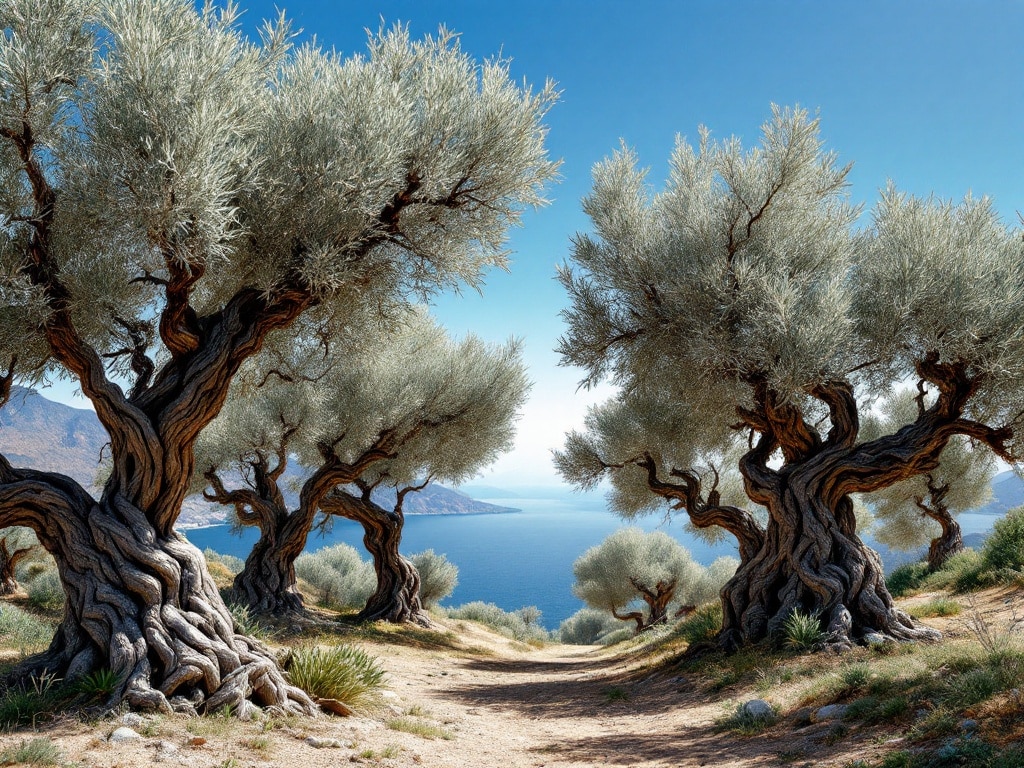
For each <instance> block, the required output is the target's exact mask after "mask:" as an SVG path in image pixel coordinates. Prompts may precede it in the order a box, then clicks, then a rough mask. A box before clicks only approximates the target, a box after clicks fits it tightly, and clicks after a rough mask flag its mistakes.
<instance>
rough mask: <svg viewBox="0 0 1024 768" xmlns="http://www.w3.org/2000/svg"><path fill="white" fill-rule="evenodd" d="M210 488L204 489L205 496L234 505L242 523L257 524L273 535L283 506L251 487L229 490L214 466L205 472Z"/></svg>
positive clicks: (236, 514) (266, 533)
mask: <svg viewBox="0 0 1024 768" xmlns="http://www.w3.org/2000/svg"><path fill="white" fill-rule="evenodd" d="M203 477H205V478H206V482H207V483H209V485H210V488H212V490H210V489H203V498H204V499H206V500H207V501H215V502H217V503H218V504H223V505H225V506H230V507H234V509H235V516H236V517H237V519H238V522H239V524H240V525H246V526H248V525H255V526H258V527H259V529H260V532H261V534H263V535H264V536H267V535H273V534H274V532H275V524H276V522H277V519H278V516H279V515H280V514H282V512H284V511H285V510H283V507H282V506H277V505H275V504H274V503H273V501H271V499H268V498H267V497H265V496H263V495H261V494H260V493H258V492H257V491H254V490H253V489H251V488H238V489H234V490H228V489H227V488H225V486H224V483H223V481H222V480H221V478H220V475H218V474H217V472H215V471H214V470H213V469H212V468H211V469H208V470H207V471H206V472H204V473H203Z"/></svg>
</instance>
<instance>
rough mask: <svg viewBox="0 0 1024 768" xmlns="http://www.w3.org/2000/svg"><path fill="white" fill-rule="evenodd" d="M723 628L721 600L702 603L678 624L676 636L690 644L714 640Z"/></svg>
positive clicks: (674, 632)
mask: <svg viewBox="0 0 1024 768" xmlns="http://www.w3.org/2000/svg"><path fill="white" fill-rule="evenodd" d="M721 628H722V604H721V603H720V602H716V603H708V604H707V605H702V606H701V607H700V608H698V609H697V610H696V611H694V612H693V613H691V614H690V615H689V616H687V617H686V618H685V619H683V621H681V622H679V623H678V624H677V625H676V628H675V630H674V631H673V632H672V634H673V636H674V637H679V638H682V639H683V640H685V641H686V642H687V643H688V644H689V645H696V644H697V643H702V642H706V641H708V640H713V639H714V637H715V635H717V634H718V631H719V630H720V629H721Z"/></svg>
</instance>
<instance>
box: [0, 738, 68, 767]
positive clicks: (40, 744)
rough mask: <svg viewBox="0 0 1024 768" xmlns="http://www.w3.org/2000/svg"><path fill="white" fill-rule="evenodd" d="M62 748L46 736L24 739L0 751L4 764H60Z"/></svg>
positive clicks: (0, 757) (1, 761)
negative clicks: (29, 739)
mask: <svg viewBox="0 0 1024 768" xmlns="http://www.w3.org/2000/svg"><path fill="white" fill-rule="evenodd" d="M60 761H61V754H60V748H59V747H58V746H57V745H56V744H54V743H53V741H52V740H50V739H48V738H47V737H45V736H39V737H38V738H35V739H32V740H31V741H23V742H21V743H20V744H18V745H16V746H11V747H7V748H6V749H5V750H4V751H3V752H0V764H2V765H59V764H60Z"/></svg>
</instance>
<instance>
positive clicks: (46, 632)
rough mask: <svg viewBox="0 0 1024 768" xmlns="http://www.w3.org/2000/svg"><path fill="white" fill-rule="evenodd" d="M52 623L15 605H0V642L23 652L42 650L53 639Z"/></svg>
mask: <svg viewBox="0 0 1024 768" xmlns="http://www.w3.org/2000/svg"><path fill="white" fill-rule="evenodd" d="M53 628H54V625H53V624H51V623H50V622H48V621H44V620H43V619H40V618H38V617H37V616H34V615H33V614H31V613H29V612H28V611H23V610H22V609H21V608H19V607H18V606H16V605H11V604H10V603H4V604H2V605H0V644H3V645H4V646H7V647H13V648H17V649H18V650H19V651H21V652H22V653H24V654H28V653H36V652H38V651H42V650H44V649H45V648H46V647H47V646H48V645H49V644H50V640H51V639H53Z"/></svg>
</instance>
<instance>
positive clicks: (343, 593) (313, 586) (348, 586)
mask: <svg viewBox="0 0 1024 768" xmlns="http://www.w3.org/2000/svg"><path fill="white" fill-rule="evenodd" d="M295 574H296V575H297V576H298V577H299V578H300V579H301V580H302V581H304V582H306V583H307V584H308V585H309V586H310V592H309V596H310V597H311V598H313V600H314V601H315V602H316V603H317V604H318V605H322V606H324V607H325V608H333V609H336V610H341V609H346V608H361V607H362V606H364V605H365V604H366V601H367V599H368V598H369V597H370V595H371V594H373V590H374V589H375V588H376V586H377V577H376V575H375V574H374V572H373V565H372V564H371V563H370V562H369V561H367V560H363V559H362V558H360V557H359V553H358V552H356V550H355V549H353V548H352V547H350V546H349V545H348V544H335V545H334V546H332V547H325V548H323V549H321V550H318V551H316V552H312V553H307V554H303V555H300V556H299V557H298V559H297V560H296V561H295Z"/></svg>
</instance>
